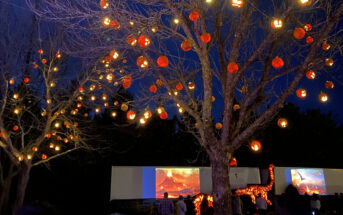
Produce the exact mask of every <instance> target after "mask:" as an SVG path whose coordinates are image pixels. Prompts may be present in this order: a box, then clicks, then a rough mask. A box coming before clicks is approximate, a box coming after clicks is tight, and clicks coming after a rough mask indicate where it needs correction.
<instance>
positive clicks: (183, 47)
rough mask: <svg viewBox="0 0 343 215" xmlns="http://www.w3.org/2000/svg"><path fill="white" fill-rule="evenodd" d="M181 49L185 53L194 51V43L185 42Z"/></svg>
mask: <svg viewBox="0 0 343 215" xmlns="http://www.w3.org/2000/svg"><path fill="white" fill-rule="evenodd" d="M181 49H182V50H183V51H185V52H187V51H190V50H191V49H192V43H191V41H189V40H185V41H183V42H182V43H181Z"/></svg>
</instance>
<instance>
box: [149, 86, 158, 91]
mask: <svg viewBox="0 0 343 215" xmlns="http://www.w3.org/2000/svg"><path fill="white" fill-rule="evenodd" d="M149 91H150V92H152V93H156V92H157V86H156V85H155V84H153V85H151V86H150V87H149Z"/></svg>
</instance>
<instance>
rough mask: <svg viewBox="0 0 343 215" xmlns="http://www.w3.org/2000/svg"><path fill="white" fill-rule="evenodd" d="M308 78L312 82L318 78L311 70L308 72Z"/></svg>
mask: <svg viewBox="0 0 343 215" xmlns="http://www.w3.org/2000/svg"><path fill="white" fill-rule="evenodd" d="M306 77H307V78H308V79H310V80H313V79H315V78H316V73H315V72H314V71H312V70H309V71H307V72H306Z"/></svg>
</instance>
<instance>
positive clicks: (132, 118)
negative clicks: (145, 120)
mask: <svg viewBox="0 0 343 215" xmlns="http://www.w3.org/2000/svg"><path fill="white" fill-rule="evenodd" d="M126 117H127V119H130V120H134V119H135V118H136V113H135V112H134V111H132V110H129V111H128V112H127V113H126Z"/></svg>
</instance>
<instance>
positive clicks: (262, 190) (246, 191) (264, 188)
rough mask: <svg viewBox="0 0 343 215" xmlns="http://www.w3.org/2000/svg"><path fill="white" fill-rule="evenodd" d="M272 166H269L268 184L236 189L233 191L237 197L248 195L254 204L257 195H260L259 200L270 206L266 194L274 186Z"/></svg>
mask: <svg viewBox="0 0 343 215" xmlns="http://www.w3.org/2000/svg"><path fill="white" fill-rule="evenodd" d="M273 169H274V165H273V164H270V165H269V175H270V182H269V184H267V185H251V186H249V187H246V188H241V189H237V190H236V191H235V193H236V195H237V196H242V195H248V196H250V198H251V201H252V202H253V203H254V204H256V197H257V196H258V194H261V198H263V199H265V200H266V202H267V203H268V204H269V205H272V202H271V201H270V200H269V199H268V192H269V191H271V190H272V188H273V184H274V172H273Z"/></svg>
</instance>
